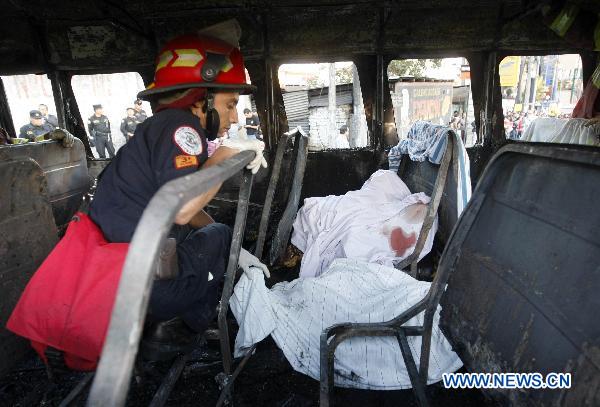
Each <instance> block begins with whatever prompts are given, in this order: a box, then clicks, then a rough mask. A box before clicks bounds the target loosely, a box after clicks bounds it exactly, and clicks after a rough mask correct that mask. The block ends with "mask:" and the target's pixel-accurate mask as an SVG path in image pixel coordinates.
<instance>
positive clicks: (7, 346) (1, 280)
mask: <svg viewBox="0 0 600 407" xmlns="http://www.w3.org/2000/svg"><path fill="white" fill-rule="evenodd" d="M0 191H2V199H0V376H2V375H4V374H5V373H6V372H8V371H9V370H10V369H11V367H12V366H14V365H15V364H16V363H17V362H18V361H19V359H20V358H21V357H22V356H23V355H24V354H25V353H26V351H27V349H28V348H29V344H28V343H27V342H26V341H25V340H23V339H22V338H19V337H17V336H16V335H14V334H12V333H10V332H9V331H7V330H6V328H5V325H6V321H7V320H8V318H9V316H10V314H11V313H12V310H13V308H14V307H15V305H16V304H17V301H18V299H19V297H20V296H21V293H22V292H23V290H24V289H25V286H26V285H27V283H28V282H29V279H30V278H31V276H32V275H33V273H34V272H35V270H36V269H37V268H38V267H39V266H40V264H41V263H42V261H43V260H44V259H45V258H46V256H47V255H48V253H50V251H51V250H52V248H53V247H54V245H55V244H56V242H57V241H58V234H57V230H56V226H55V224H54V217H53V216H52V208H51V207H50V203H49V201H48V198H47V195H46V191H47V188H46V180H45V177H44V173H43V171H42V169H41V168H40V167H39V166H38V164H37V163H36V162H35V161H33V160H31V159H29V158H21V159H18V160H10V161H0Z"/></svg>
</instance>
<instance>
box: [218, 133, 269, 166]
mask: <svg viewBox="0 0 600 407" xmlns="http://www.w3.org/2000/svg"><path fill="white" fill-rule="evenodd" d="M221 145H222V146H223V147H229V148H233V149H234V150H238V151H254V152H255V153H256V157H254V160H252V161H250V164H248V165H247V166H246V168H247V169H249V170H252V174H256V173H257V172H258V170H259V169H260V167H263V168H267V160H266V159H265V157H264V156H263V151H264V150H265V143H263V142H262V141H259V140H232V139H229V138H228V139H225V140H223V144H221Z"/></svg>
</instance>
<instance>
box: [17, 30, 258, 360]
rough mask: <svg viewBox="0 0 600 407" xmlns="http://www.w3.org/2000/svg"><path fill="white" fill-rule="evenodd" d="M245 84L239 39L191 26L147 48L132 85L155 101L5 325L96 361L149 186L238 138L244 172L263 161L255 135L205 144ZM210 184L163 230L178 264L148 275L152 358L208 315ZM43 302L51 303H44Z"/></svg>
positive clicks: (213, 268)
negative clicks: (173, 271) (148, 75)
mask: <svg viewBox="0 0 600 407" xmlns="http://www.w3.org/2000/svg"><path fill="white" fill-rule="evenodd" d="M186 53H187V54H186ZM181 55H184V57H181ZM180 57H181V58H182V59H181V61H179V62H177V63H175V62H176V61H177V59H178V58H180ZM252 90H253V87H252V86H251V85H249V84H247V83H246V76H245V68H244V63H243V60H242V55H241V52H240V50H239V49H238V48H237V46H234V45H231V44H230V43H227V42H225V41H222V40H219V39H216V38H212V37H208V36H199V35H191V36H183V37H179V38H176V39H174V40H172V41H170V42H168V43H167V44H166V45H165V47H164V48H163V50H162V51H161V53H160V54H159V56H158V58H157V66H156V70H155V80H154V83H153V84H151V85H150V86H149V87H148V88H147V89H146V90H144V91H142V92H140V94H139V97H140V98H144V99H146V100H152V101H154V102H155V103H156V106H157V108H156V113H155V114H154V115H153V116H152V117H150V118H148V119H147V120H145V121H144V122H143V123H141V124H139V125H138V126H137V128H136V130H135V133H134V134H135V136H134V137H133V138H132V139H131V141H130V142H129V143H127V144H125V145H124V146H123V147H122V148H121V149H120V150H119V153H118V154H117V155H116V157H115V158H114V159H113V160H112V161H111V162H110V163H109V164H108V166H107V167H106V168H105V170H104V171H103V173H102V174H101V175H100V176H99V179H98V187H97V190H96V193H95V195H94V200H93V201H92V204H91V206H90V212H89V213H90V214H89V216H87V215H85V214H83V213H78V215H77V218H76V219H75V220H73V221H72V222H71V223H70V224H69V227H68V229H67V232H66V234H65V237H64V238H63V239H61V241H60V242H59V243H58V245H57V246H56V247H55V249H54V250H53V251H52V253H51V254H50V256H49V257H48V258H47V259H46V261H44V263H43V264H42V266H41V267H40V269H38V271H37V272H36V274H35V275H34V276H33V278H32V279H31V281H30V283H29V284H28V286H27V289H26V290H25V292H24V293H23V295H22V296H21V298H20V300H19V303H18V304H17V307H16V308H15V310H14V311H13V313H12V315H11V318H10V320H9V323H8V325H7V326H8V328H9V329H10V330H11V331H12V332H15V333H17V334H19V335H21V336H24V337H26V338H29V339H30V340H31V342H32V345H33V346H34V348H35V349H36V351H37V352H38V353H39V354H40V356H41V357H42V358H45V353H44V352H45V350H46V349H47V348H48V347H53V348H55V349H58V350H59V351H62V352H63V353H64V360H65V363H66V364H67V366H69V367H71V368H75V369H80V370H91V369H93V368H95V367H96V364H97V361H98V358H99V355H100V352H101V350H102V346H103V341H104V335H105V334H106V330H107V329H108V323H109V320H110V315H111V310H112V306H113V304H114V299H115V296H116V291H117V286H118V281H119V277H120V273H121V270H122V266H123V263H124V261H125V256H126V255H127V250H128V246H129V242H130V241H131V238H132V235H133V233H134V230H135V228H136V226H137V223H138V222H139V220H140V217H141V216H142V212H143V211H144V209H145V208H146V206H147V205H148V203H149V201H150V199H151V198H152V197H153V195H154V194H155V193H156V192H157V191H158V189H159V188H160V187H161V186H163V185H164V184H165V183H167V182H169V181H170V180H173V179H176V178H179V177H183V176H185V175H189V174H192V173H194V172H196V171H198V170H203V169H205V168H208V167H211V166H214V165H217V164H219V163H220V162H222V161H224V160H226V159H227V158H230V157H232V156H234V155H236V154H238V153H239V152H240V151H242V150H250V151H254V152H255V153H256V155H255V158H254V160H253V161H251V162H250V163H249V164H248V167H247V168H248V169H250V170H252V172H253V173H256V172H257V171H258V170H259V168H261V167H264V168H266V166H267V163H266V160H265V159H264V157H263V150H264V143H262V142H261V141H257V140H254V141H247V140H244V141H228V140H226V142H224V143H222V144H221V146H220V147H219V148H218V149H217V150H216V151H214V153H213V154H212V155H211V156H210V158H209V157H208V154H207V142H208V140H214V139H215V138H216V137H219V136H222V135H223V134H226V133H227V130H228V129H229V128H230V126H231V125H232V124H236V123H237V121H238V117H237V109H236V105H237V102H238V99H239V95H240V94H246V93H250V92H251V91H252ZM219 188H220V185H216V186H214V187H212V188H211V189H210V190H208V191H206V192H205V193H203V194H201V195H199V196H198V197H196V198H194V199H193V200H191V201H190V202H189V203H187V204H186V205H184V206H183V207H182V208H181V209H180V210H179V212H178V213H177V214H176V216H175V225H174V227H173V230H172V232H171V236H172V237H174V238H175V239H176V240H177V250H176V252H177V257H178V266H179V267H178V268H179V273H178V275H177V277H176V278H175V279H171V280H155V281H154V283H153V288H152V293H151V296H150V299H149V305H148V315H147V317H146V321H149V322H150V324H149V325H148V326H147V329H146V332H145V335H144V341H143V344H142V349H146V350H148V351H149V352H158V353H161V354H162V355H163V356H161V358H166V357H169V356H175V355H176V354H177V353H178V352H181V351H184V350H188V349H190V348H191V347H193V346H194V344H195V343H196V341H197V339H198V337H199V333H201V332H203V331H204V330H205V329H206V327H207V325H208V323H209V322H210V321H211V320H212V319H214V317H215V316H216V306H217V302H218V297H219V294H218V292H219V288H220V285H221V284H222V281H223V278H224V274H225V267H226V264H227V259H228V253H229V246H230V241H231V231H230V229H229V227H227V226H225V225H222V224H219V223H215V222H214V221H213V219H212V218H211V217H210V216H209V215H208V214H207V213H206V212H204V210H203V208H204V207H205V205H206V204H207V203H208V202H209V201H210V200H211V199H212V197H213V196H214V195H215V194H216V193H217V192H218V190H219ZM65 256H67V257H69V261H68V262H65ZM239 266H240V267H241V268H242V269H244V270H245V271H248V270H249V269H250V267H258V268H260V269H262V270H263V272H264V273H265V275H266V276H267V277H268V276H269V274H268V269H267V267H266V266H265V265H264V264H262V263H261V262H260V261H259V260H258V259H257V258H256V257H254V256H252V255H251V254H250V253H248V252H247V251H245V250H243V249H242V251H241V253H240V258H239ZM49 308H50V309H55V310H57V312H54V313H48V309H49ZM44 360H46V359H44Z"/></svg>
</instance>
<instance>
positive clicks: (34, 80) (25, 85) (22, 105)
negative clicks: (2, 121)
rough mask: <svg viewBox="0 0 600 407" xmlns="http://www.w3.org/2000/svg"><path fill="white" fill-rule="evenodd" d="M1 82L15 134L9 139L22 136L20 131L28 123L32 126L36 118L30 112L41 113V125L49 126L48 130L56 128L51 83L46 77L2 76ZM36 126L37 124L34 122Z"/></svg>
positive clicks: (34, 75)
mask: <svg viewBox="0 0 600 407" xmlns="http://www.w3.org/2000/svg"><path fill="white" fill-rule="evenodd" d="M2 82H3V83H4V88H5V91H6V99H7V100H8V105H9V107H10V112H11V115H12V120H13V125H14V128H15V132H16V134H14V135H12V134H11V135H10V136H11V137H20V136H22V135H21V134H20V133H21V129H22V128H23V127H24V126H27V125H29V124H30V123H32V124H33V122H32V120H36V118H35V117H32V115H31V112H32V111H40V113H42V118H41V123H42V124H43V125H44V126H46V125H47V124H49V125H50V127H48V129H50V128H54V127H58V119H57V117H56V105H55V104H54V95H53V93H52V83H51V82H50V79H49V78H48V75H46V74H44V75H37V74H29V75H10V76H2ZM33 116H35V115H33ZM37 120H40V119H37ZM36 124H38V123H37V122H36Z"/></svg>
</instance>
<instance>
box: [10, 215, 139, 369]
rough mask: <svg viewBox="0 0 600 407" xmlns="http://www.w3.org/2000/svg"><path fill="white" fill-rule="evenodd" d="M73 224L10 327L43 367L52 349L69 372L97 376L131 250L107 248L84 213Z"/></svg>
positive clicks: (32, 284) (38, 273)
mask: <svg viewBox="0 0 600 407" xmlns="http://www.w3.org/2000/svg"><path fill="white" fill-rule="evenodd" d="M77 218H78V220H77ZM74 219H75V220H73V221H71V223H70V224H69V227H68V229H67V232H66V234H65V236H64V237H63V238H62V239H61V240H60V242H59V243H58V244H57V245H56V247H55V248H54V250H52V252H51V253H50V255H49V256H48V257H47V258H46V260H45V261H44V262H43V263H42V265H41V266H40V268H39V269H38V270H37V271H36V273H35V274H34V276H33V277H32V278H31V280H30V281H29V283H28V284H27V287H26V288H25V291H24V292H23V294H22V295H21V298H20V299H19V302H18V303H17V306H16V307H15V309H14V310H13V313H12V315H11V316H10V319H9V320H8V323H7V324H6V327H7V328H8V329H9V330H10V331H12V332H14V333H16V334H17V335H20V336H23V337H25V338H27V339H29V340H31V344H32V346H33V347H34V349H35V350H36V351H37V352H38V353H39V355H40V357H41V358H42V359H43V360H44V361H46V357H45V355H44V351H45V349H46V347H48V346H51V347H53V348H56V349H58V350H61V351H63V352H64V355H65V363H66V365H67V366H68V367H69V368H71V369H75V370H94V369H95V368H96V365H97V363H98V360H99V358H100V353H101V351H102V345H103V344H104V339H105V337H106V332H107V330H108V324H109V321H110V316H111V312H112V308H113V304H114V301H115V297H116V293H117V288H118V284H119V279H120V277H121V270H122V268H123V263H124V262H125V256H126V255H127V250H128V248H129V244H128V243H108V242H107V241H106V240H105V239H104V236H103V235H102V232H101V230H100V229H99V228H98V226H96V224H94V222H92V220H91V219H90V218H89V217H88V216H87V215H85V214H83V213H78V214H77V217H76V218H74Z"/></svg>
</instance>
